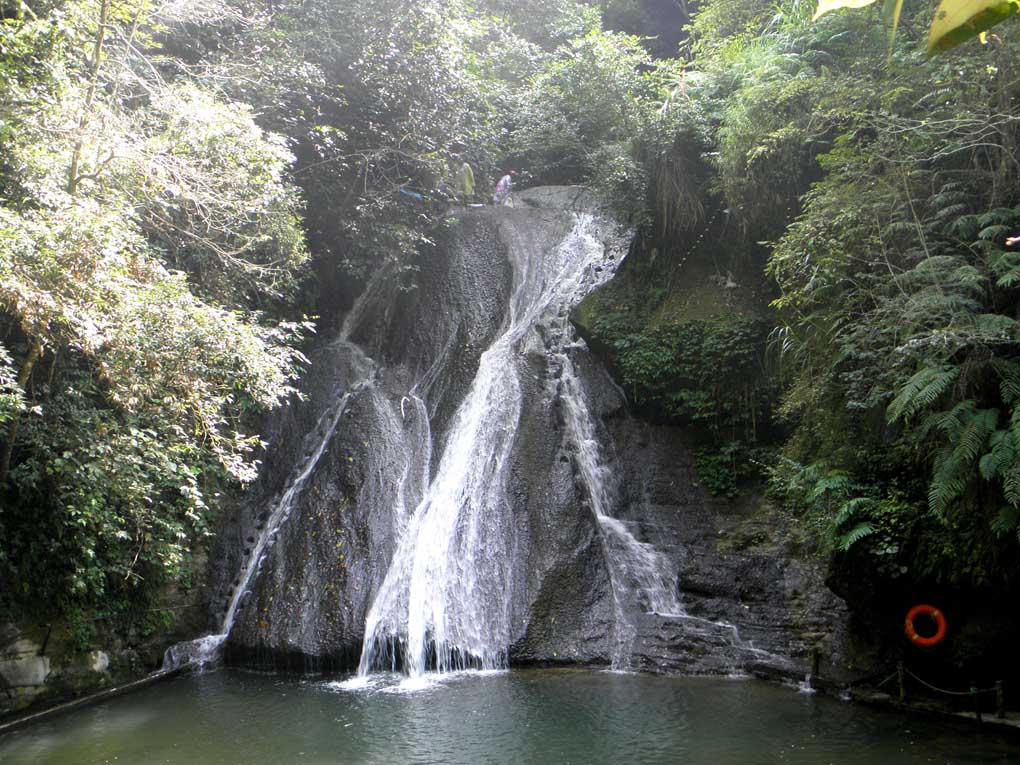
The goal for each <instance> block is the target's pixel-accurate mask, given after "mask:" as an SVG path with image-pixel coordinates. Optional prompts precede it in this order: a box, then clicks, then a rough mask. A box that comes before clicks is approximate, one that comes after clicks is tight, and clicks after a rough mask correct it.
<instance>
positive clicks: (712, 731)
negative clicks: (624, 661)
mask: <svg viewBox="0 0 1020 765" xmlns="http://www.w3.org/2000/svg"><path fill="white" fill-rule="evenodd" d="M398 680H399V679H398V678H377V679H375V680H373V681H372V682H371V683H369V684H367V685H364V686H359V684H357V683H352V682H346V683H344V682H328V681H323V680H307V679H305V680H302V679H299V678H294V677H282V676H273V675H260V674H253V673H246V672H238V671H229V670H223V671H219V672H214V673H209V674H204V675H198V676H191V677H185V678H178V679H175V680H171V681H168V682H166V683H163V684H160V685H156V686H152V687H150V688H147V689H145V690H142V691H139V692H137V693H134V694H131V695H129V696H123V697H120V698H116V699H112V700H110V701H108V702H106V703H103V704H99V705H96V706H92V707H88V708H85V709H81V710H78V711H75V712H71V713H68V714H65V715H63V716H60V717H58V718H55V719H53V720H51V721H49V722H45V723H40V724H38V725H36V726H34V727H31V728H27V729H25V730H21V731H17V732H14V733H11V734H9V735H7V736H5V737H3V738H0V763H4V764H5V765H7V764H8V763H33V765H35V764H42V763H62V764H64V763H73V764H74V765H78V764H79V763H112V762H116V763H131V764H134V763H187V764H188V765H199V764H201V763H274V765H275V764H277V763H472V765H474V764H475V763H582V764H584V765H591V764H592V763H660V762H661V763H677V762H683V763H712V764H713V765H715V764H719V763H741V764H744V763H811V764H812V765H817V764H818V763H841V764H842V763H883V764H885V763H928V762H933V763H971V762H982V763H1000V762H1001V763H1005V762H1017V761H1020V740H1018V738H1017V737H1014V736H1011V735H1008V732H1001V731H993V730H991V729H980V728H978V727H975V726H971V725H968V724H966V723H960V724H954V723H952V722H948V723H947V722H945V721H941V720H939V721H936V720H928V719H923V718H916V717H907V716H902V715H898V714H893V713H888V712H885V711H881V710H875V709H871V708H867V707H863V706H859V705H855V704H851V703H845V702H840V701H837V700H835V699H832V698H828V697H825V696H822V695H820V694H818V695H806V694H799V693H797V692H796V691H794V690H788V689H783V688H777V687H774V686H771V685H768V684H765V683H760V682H756V681H751V680H738V679H720V678H711V679H709V678H665V677H650V676H642V675H622V674H613V673H608V672H589V671H563V670H522V671H512V672H501V673H485V674H479V673H469V674H465V675H455V676H450V677H448V678H446V679H444V680H443V681H442V682H432V683H426V684H415V685H412V686H408V685H407V684H406V683H400V682H399V681H398Z"/></svg>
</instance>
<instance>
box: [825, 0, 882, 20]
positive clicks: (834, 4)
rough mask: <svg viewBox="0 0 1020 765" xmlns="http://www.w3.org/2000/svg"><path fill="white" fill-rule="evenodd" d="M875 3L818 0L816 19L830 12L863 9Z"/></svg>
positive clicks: (871, 1)
mask: <svg viewBox="0 0 1020 765" xmlns="http://www.w3.org/2000/svg"><path fill="white" fill-rule="evenodd" d="M874 2H875V0H818V10H817V11H815V18H816V19H817V18H818V17H819V16H824V15H825V14H826V13H828V12H829V11H835V10H839V9H840V8H863V7H864V6H866V5H871V4H872V3H874Z"/></svg>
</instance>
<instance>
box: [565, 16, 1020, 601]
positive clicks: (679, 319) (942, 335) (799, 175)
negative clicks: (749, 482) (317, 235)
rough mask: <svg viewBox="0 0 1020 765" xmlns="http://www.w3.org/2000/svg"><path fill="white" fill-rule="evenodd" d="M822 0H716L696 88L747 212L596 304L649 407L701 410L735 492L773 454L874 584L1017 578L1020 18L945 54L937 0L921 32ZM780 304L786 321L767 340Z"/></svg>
mask: <svg viewBox="0 0 1020 765" xmlns="http://www.w3.org/2000/svg"><path fill="white" fill-rule="evenodd" d="M837 5H838V4H837ZM855 5H862V4H861V3H857V4H855ZM890 6H896V4H895V3H893V4H890V3H887V4H886V7H887V8H888V7H890ZM896 9H897V10H898V7H897V8H896ZM815 10H816V4H815V3H809V2H796V1H795V0H790V1H789V2H782V3H773V2H728V1H727V0H718V1H717V2H710V3H702V4H701V6H700V11H699V12H698V13H696V14H695V17H694V21H693V24H692V26H691V30H690V31H691V38H690V41H689V48H688V49H689V51H690V54H689V55H690V56H691V59H692V65H691V66H690V67H688V68H687V70H686V73H685V76H684V77H683V79H682V80H681V84H682V98H683V99H684V100H685V101H686V104H685V110H686V111H687V112H688V114H689V116H688V119H689V120H693V119H696V118H697V119H700V120H702V121H703V126H702V127H701V129H700V130H699V131H698V134H699V135H700V136H701V139H700V140H701V141H702V144H703V145H704V147H705V148H704V149H703V152H702V159H703V160H704V162H705V163H706V164H707V166H708V172H707V177H705V178H704V180H702V181H700V182H699V184H698V186H697V188H698V193H699V194H700V197H701V199H702V200H703V201H702V207H703V209H705V210H706V211H713V210H718V211H719V217H720V218H721V219H723V220H724V221H725V224H724V225H721V224H719V223H718V222H717V221H713V220H708V221H705V222H702V220H701V219H698V218H695V219H694V220H695V224H694V225H688V226H686V228H685V230H682V231H680V232H676V231H673V232H670V231H669V230H667V229H665V228H662V229H659V230H656V229H655V228H651V229H649V230H647V231H646V241H645V247H644V254H643V255H641V256H640V257H639V258H638V260H637V262H635V263H631V264H629V269H625V271H624V273H623V275H622V277H620V278H618V279H617V282H616V283H615V284H614V285H611V286H610V288H609V289H608V290H606V291H605V292H604V293H603V294H602V295H599V296H597V297H596V298H594V299H593V300H591V301H589V304H588V305H586V306H584V307H582V311H581V312H580V313H581V315H580V316H579V317H578V318H579V321H580V322H581V323H582V326H583V327H584V328H585V330H586V331H587V332H588V333H589V335H590V336H591V337H592V339H593V341H594V342H596V343H601V345H602V347H603V348H605V349H606V350H607V352H608V354H609V356H610V358H611V360H612V362H613V364H614V366H615V367H616V370H617V374H618V376H619V377H620V378H621V380H622V381H623V382H624V383H625V385H626V386H627V388H628V391H630V392H631V393H632V395H633V397H634V399H635V400H636V401H637V403H638V404H639V405H641V406H643V407H644V408H645V409H646V411H648V413H649V414H650V415H651V416H654V417H658V418H664V419H667V420H680V421H684V422H688V423H690V424H692V425H693V426H694V432H695V433H696V434H697V435H698V438H699V440H700V442H701V443H702V445H703V447H702V449H701V451H700V454H701V455H702V458H701V464H700V467H701V472H702V474H703V477H704V478H705V480H706V483H707V484H708V486H709V488H711V489H712V490H713V491H715V492H716V493H724V494H733V493H734V492H736V491H737V488H738V481H739V480H740V479H742V478H744V477H746V476H747V474H748V472H749V471H748V469H747V468H748V466H754V467H760V468H762V472H763V474H764V475H763V478H765V479H766V480H767V484H768V488H769V491H770V492H771V494H772V495H773V496H774V498H775V499H776V500H778V501H780V502H782V503H783V504H784V505H785V507H786V508H787V510H788V511H790V512H791V513H792V514H793V517H794V519H795V522H796V523H797V524H799V525H800V526H801V527H802V528H803V529H805V530H807V531H810V532H812V533H814V534H816V535H817V536H818V537H819V539H820V540H821V541H822V542H823V543H824V544H823V550H831V551H833V553H834V554H835V555H836V556H837V558H839V557H840V556H843V557H846V559H847V561H848V562H850V563H851V566H852V568H853V570H854V571H855V572H856V575H858V576H868V575H873V576H877V577H878V578H879V579H881V580H884V581H886V582H891V583H895V582H897V581H900V580H905V581H906V583H913V584H917V583H923V582H927V583H929V584H933V585H940V586H943V587H950V588H956V589H957V590H958V591H961V588H962V589H966V588H968V587H970V588H973V587H991V588H995V587H1002V586H1006V585H1008V584H1009V583H1011V582H1014V581H1015V577H1016V574H1017V563H1018V558H1017V533H1018V530H1020V491H1018V488H1020V462H1018V457H1020V453H1018V452H1017V444H1018V443H1020V442H1018V441H1017V438H1018V436H1020V429H1018V423H1020V409H1018V408H1017V406H1018V403H1020V399H1018V392H1020V390H1018V388H1017V382H1018V381H1020V377H1018V376H1017V375H1018V372H1020V366H1018V364H1020V357H1018V352H1020V345H1018V342H1020V324H1018V323H1017V320H1018V318H1020V316H1018V314H1017V305H1018V303H1017V294H1016V290H1017V288H1018V286H1020V279H1018V277H1017V274H1018V271H1017V265H1018V263H1020V261H1018V260H1017V258H1018V254H1017V244H1016V243H1015V242H1014V240H1012V239H1011V237H1012V236H1015V235H1017V234H1018V233H1020V218H1018V215H1020V186H1018V184H1017V171H1018V169H1020V166H1018V151H1017V137H1018V134H1017V124H1018V123H1017V118H1018V109H1017V104H1016V97H1017V88H1018V84H1017V83H1018V80H1017V68H1016V62H1017V60H1018V58H1017V53H1018V51H1020V48H1018V43H1017V41H1016V39H1015V36H1012V37H1011V32H1012V27H1011V23H1012V22H1007V23H1006V24H1004V25H1003V26H1001V27H997V28H995V29H993V30H992V31H991V33H990V34H989V36H988V38H987V41H986V44H984V45H981V44H979V43H978V42H977V41H972V42H970V43H968V44H967V45H964V46H963V47H961V48H958V49H956V50H954V51H951V52H949V53H946V54H943V55H940V56H937V57H932V58H928V57H927V56H926V55H925V52H924V41H925V38H926V36H927V33H928V27H929V25H930V24H931V21H932V10H933V4H927V3H915V4H909V3H908V4H906V6H905V7H904V10H903V13H902V16H901V17H900V18H899V29H898V34H896V35H895V36H891V34H890V28H889V27H888V26H886V25H885V24H883V23H882V19H883V16H882V14H881V12H880V9H879V8H877V7H876V8H873V9H870V10H868V11H863V12H842V13H830V14H827V15H824V16H822V17H821V18H819V19H813V18H812V17H813V15H814V13H815ZM936 47H938V46H936ZM762 272H764V275H762ZM750 283H755V284H758V285H760V290H759V292H758V294H751V292H750V291H748V290H744V289H741V287H742V286H745V285H747V284H750ZM642 284H646V285H649V284H650V285H651V286H646V287H642V286H641V285H642ZM664 284H665V285H666V288H665V289H663V285H664ZM670 285H672V286H670ZM726 286H728V287H730V288H731V290H730V291H729V292H727V290H726V289H725V288H724V287H726ZM762 292H765V293H770V294H769V295H768V297H770V298H771V305H770V306H769V307H763V305H762V303H763V300H762V297H763V296H762V294H761V293H762ZM756 320H759V321H760V320H763V321H764V323H765V325H766V326H768V327H769V328H770V330H771V331H769V330H766V331H765V332H763V333H762V334H759V335H757V336H755V335H754V334H753V333H751V334H747V333H746V332H747V331H746V330H745V334H744V335H743V337H744V338H746V341H745V342H741V341H740V340H739V338H740V337H742V335H740V334H737V333H736V330H737V327H739V326H741V325H742V324H743V325H746V326H747V327H751V326H754V321H756ZM722 330H725V332H723V331H722ZM766 335H767V340H766ZM706 342H708V344H706ZM755 351H756V355H755V354H754V352H755ZM720 355H721V357H720ZM752 356H753V358H752ZM742 360H743V363H744V364H745V366H744V367H743V368H741V367H740V364H741V361H742ZM749 361H750V362H752V363H751V365H750V366H747V363H748V362H749ZM704 369H710V370H713V371H718V374H717V375H715V376H711V375H710V374H704V373H703V376H704V377H705V378H706V379H703V380H698V379H697V377H696V372H697V371H698V370H704ZM730 370H733V371H736V372H737V374H736V375H734V376H733V377H732V380H733V382H731V383H727V382H726V379H727V374H732V372H731V371H730ZM692 380H693V382H692ZM738 381H739V382H738ZM758 392H764V399H763V400H760V399H759V397H758V395H757V393H758ZM749 393H750V394H751V395H750V396H749ZM759 401H760V404H761V405H759V404H758V402H759ZM770 404H771V405H774V406H769V405H770ZM752 418H753V421H754V422H755V423H756V425H757V428H756V430H755V431H751V429H750V428H748V427H746V425H747V424H748V423H750V422H751V421H752ZM720 426H722V427H720ZM762 446H767V447H770V450H771V451H772V455H771V456H767V454H766V452H765V451H763V450H762V449H761V447H762ZM727 465H729V468H728V470H727ZM727 473H728V474H727Z"/></svg>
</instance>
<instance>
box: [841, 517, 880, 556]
mask: <svg viewBox="0 0 1020 765" xmlns="http://www.w3.org/2000/svg"><path fill="white" fill-rule="evenodd" d="M874 533H875V528H874V527H873V526H872V525H871V524H870V523H867V522H864V523H858V524H857V525H856V526H854V527H853V528H852V529H850V531H848V532H847V533H846V534H843V535H842V536H841V537H840V538H839V539H838V540H836V546H837V547H838V548H839V549H840V550H842V551H843V552H846V551H847V550H849V549H850V548H851V547H853V546H854V545H855V544H856V543H857V542H859V541H861V540H862V539H864V537H867V536H870V535H871V534H874Z"/></svg>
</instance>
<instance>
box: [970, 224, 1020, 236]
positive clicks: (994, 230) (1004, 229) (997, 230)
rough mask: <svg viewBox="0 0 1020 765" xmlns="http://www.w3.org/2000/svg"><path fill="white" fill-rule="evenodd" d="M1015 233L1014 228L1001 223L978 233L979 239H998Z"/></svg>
mask: <svg viewBox="0 0 1020 765" xmlns="http://www.w3.org/2000/svg"><path fill="white" fill-rule="evenodd" d="M1012 231H1013V227H1012V226H1005V225H1003V224H1001V223H997V224H995V225H993V226H985V227H984V228H983V229H981V230H980V231H978V239H998V238H999V237H1000V236H1006V234H1009V233H1011V232H1012Z"/></svg>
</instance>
